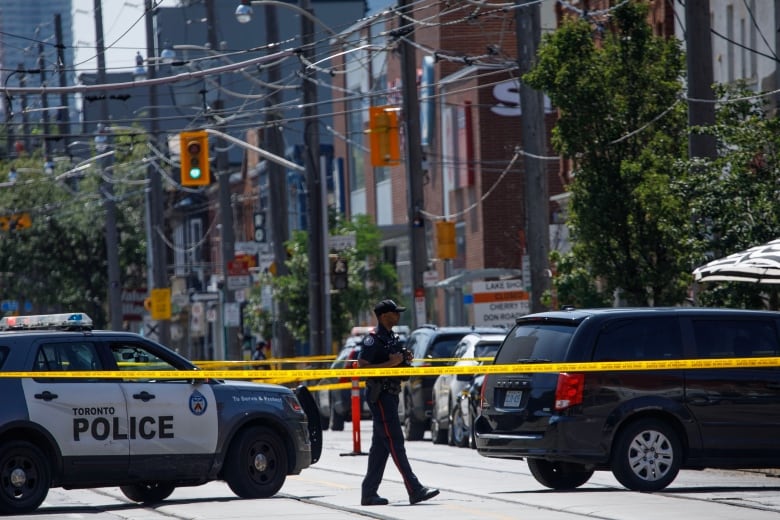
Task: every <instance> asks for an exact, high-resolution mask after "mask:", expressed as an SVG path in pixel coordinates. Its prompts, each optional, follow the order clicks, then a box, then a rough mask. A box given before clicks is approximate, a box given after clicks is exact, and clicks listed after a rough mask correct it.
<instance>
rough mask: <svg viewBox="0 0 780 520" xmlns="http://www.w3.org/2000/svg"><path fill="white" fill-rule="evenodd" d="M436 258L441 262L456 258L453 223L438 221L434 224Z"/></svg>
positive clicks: (456, 250) (456, 249)
mask: <svg viewBox="0 0 780 520" xmlns="http://www.w3.org/2000/svg"><path fill="white" fill-rule="evenodd" d="M436 256H437V257H438V258H440V259H442V260H452V259H455V258H457V257H458V248H457V247H456V246H455V223H454V222H447V221H446V220H440V221H438V222H436Z"/></svg>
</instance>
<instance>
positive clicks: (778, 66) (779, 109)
mask: <svg viewBox="0 0 780 520" xmlns="http://www.w3.org/2000/svg"><path fill="white" fill-rule="evenodd" d="M774 6H775V8H774V13H775V20H776V21H777V20H778V15H779V14H780V0H774ZM774 44H775V52H777V50H778V49H780V31H775V41H774ZM751 70H752V69H751ZM778 89H780V61H778V60H775V86H774V90H775V96H774V102H775V116H777V115H780V91H778Z"/></svg>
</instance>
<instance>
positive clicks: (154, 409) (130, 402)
mask: <svg viewBox="0 0 780 520" xmlns="http://www.w3.org/2000/svg"><path fill="white" fill-rule="evenodd" d="M110 350H111V352H112V353H113V355H114V359H115V360H116V363H117V368H118V369H119V370H122V371H127V372H128V375H129V373H130V372H132V371H139V370H146V371H148V370H165V371H176V370H177V367H176V365H175V363H174V361H173V360H172V359H168V358H167V357H166V352H165V351H163V350H162V349H160V348H159V347H157V346H155V345H153V344H149V343H145V342H142V341H137V342H135V341H133V340H129V341H113V342H112V343H111V345H110ZM181 372H182V378H181V379H160V380H154V379H142V378H134V377H127V378H125V379H123V380H122V383H121V386H122V389H123V390H124V393H125V398H126V400H127V413H128V421H129V435H128V437H129V440H130V473H131V474H132V475H134V476H140V477H144V476H145V475H148V478H152V477H153V478H155V479H158V480H164V479H172V478H179V477H181V478H197V477H198V476H199V475H201V474H203V473H205V472H206V471H207V470H208V468H209V467H210V466H211V463H212V460H213V457H214V452H215V451H216V446H217V434H218V431H217V430H218V424H217V403H216V402H215V400H214V392H213V391H212V389H211V386H210V385H209V384H207V383H205V382H204V383H200V382H193V380H192V372H190V371H181Z"/></svg>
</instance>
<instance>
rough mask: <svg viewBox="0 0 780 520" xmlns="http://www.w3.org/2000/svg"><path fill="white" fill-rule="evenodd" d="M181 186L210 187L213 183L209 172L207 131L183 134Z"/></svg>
mask: <svg viewBox="0 0 780 520" xmlns="http://www.w3.org/2000/svg"><path fill="white" fill-rule="evenodd" d="M179 144H180V147H181V185H182V186H208V185H209V183H210V182H211V174H210V172H209V137H208V134H207V133H206V132H205V130H196V131H193V132H181V133H180V134H179Z"/></svg>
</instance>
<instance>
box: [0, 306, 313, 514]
mask: <svg viewBox="0 0 780 520" xmlns="http://www.w3.org/2000/svg"><path fill="white" fill-rule="evenodd" d="M140 371H144V372H148V371H154V372H157V373H159V371H164V372H165V373H164V374H163V375H164V377H165V378H164V379H163V378H160V379H149V378H143V376H144V374H139V372H140ZM72 372H80V373H79V374H73V375H72V376H71V375H70V373H72ZM108 372H113V373H114V374H113V375H111V374H108ZM120 372H122V373H120ZM123 373H126V375H127V377H123V376H124V374H123ZM101 375H103V377H101ZM146 375H152V374H146ZM109 376H111V377H109ZM0 395H2V396H3V405H2V407H0V514H6V515H13V514H24V513H29V512H31V511H34V510H35V509H37V508H38V506H40V505H41V503H42V502H43V500H44V499H45V498H46V495H47V493H48V491H49V489H50V488H52V487H62V488H66V489H72V488H91V487H103V486H119V487H120V489H121V490H122V492H123V493H124V494H125V495H126V496H127V497H128V498H129V499H131V500H133V501H137V502H145V503H149V502H158V501H161V500H164V499H165V498H167V497H168V496H169V495H170V494H171V493H172V492H173V490H174V489H175V488H176V487H179V486H197V485H200V484H204V483H206V482H209V481H213V480H224V481H225V482H227V484H228V485H229V486H230V488H231V490H232V491H233V492H234V493H235V494H236V495H238V496H240V497H243V498H264V497H269V496H272V495H274V494H275V493H276V492H278V491H279V490H280V489H281V487H282V485H283V484H284V481H285V479H286V476H287V475H295V474H298V473H300V472H301V471H302V470H303V469H304V468H306V467H308V466H310V465H311V464H314V463H315V462H316V461H317V459H318V458H319V455H320V451H321V449H322V430H321V428H320V422H319V411H318V410H317V407H316V404H315V403H314V400H313V399H312V397H311V395H310V394H309V393H308V391H307V390H306V389H305V388H304V387H299V388H298V389H296V390H295V392H293V391H292V390H290V389H289V388H286V387H283V386H278V385H271V384H258V383H251V382H245V381H227V380H217V379H208V378H203V377H198V368H197V367H196V366H195V365H193V364H192V363H191V362H189V361H188V360H187V359H185V358H183V357H181V356H179V355H178V354H176V353H175V352H173V351H171V350H170V349H168V348H166V347H163V346H162V345H160V344H157V343H155V342H153V341H150V340H149V339H146V338H143V337H142V336H139V335H137V334H133V333H129V332H113V331H93V330H92V320H91V319H90V318H89V317H88V316H86V315H85V314H82V313H69V314H56V315H39V316H25V317H5V318H3V319H2V320H0ZM307 416H308V417H307ZM309 418H311V419H309Z"/></svg>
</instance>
